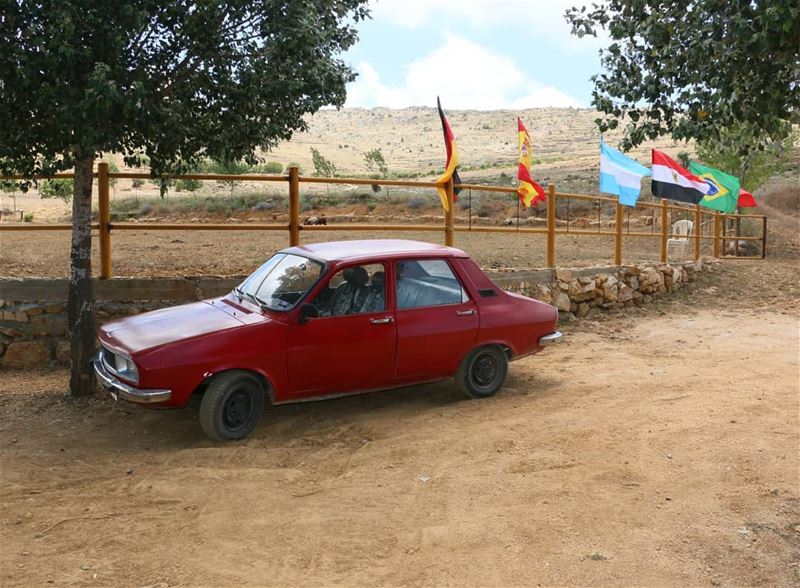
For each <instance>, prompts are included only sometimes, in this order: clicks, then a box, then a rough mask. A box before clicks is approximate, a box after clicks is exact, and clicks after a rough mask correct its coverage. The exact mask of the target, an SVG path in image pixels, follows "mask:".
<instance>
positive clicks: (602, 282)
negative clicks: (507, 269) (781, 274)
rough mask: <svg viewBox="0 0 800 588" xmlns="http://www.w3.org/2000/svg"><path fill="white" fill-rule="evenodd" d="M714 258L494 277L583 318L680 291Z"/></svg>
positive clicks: (564, 314) (711, 265) (509, 287)
mask: <svg viewBox="0 0 800 588" xmlns="http://www.w3.org/2000/svg"><path fill="white" fill-rule="evenodd" d="M716 263H717V262H716V261H711V260H699V261H687V262H684V263H681V264H679V265H671V264H668V263H664V264H656V265H646V264H642V265H627V266H620V267H616V266H612V267H601V268H582V269H565V268H560V269H556V270H555V271H554V272H553V276H552V279H551V280H549V281H547V280H543V279H541V276H540V275H539V274H538V273H534V274H532V275H529V276H528V275H525V274H519V275H515V274H510V276H509V277H508V278H506V279H503V278H499V279H497V278H495V281H496V282H497V283H498V284H500V285H501V286H503V288H504V289H506V290H510V291H512V292H519V293H521V294H525V295H527V296H531V297H533V298H536V299H538V300H542V301H544V302H547V303H549V304H552V305H553V306H555V307H556V308H558V311H559V315H560V316H561V317H562V318H565V317H566V318H586V317H591V316H592V315H594V314H597V313H599V312H602V311H605V310H610V309H620V308H625V307H628V306H634V305H640V304H647V303H649V302H652V301H653V299H654V298H657V297H660V296H663V295H666V294H669V293H671V292H675V291H676V290H680V289H681V288H683V287H684V286H686V284H688V283H689V282H692V281H694V279H695V278H696V275H697V273H698V272H702V271H709V270H711V269H713V268H714V267H715V265H716Z"/></svg>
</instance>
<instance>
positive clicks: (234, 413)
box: [200, 372, 266, 441]
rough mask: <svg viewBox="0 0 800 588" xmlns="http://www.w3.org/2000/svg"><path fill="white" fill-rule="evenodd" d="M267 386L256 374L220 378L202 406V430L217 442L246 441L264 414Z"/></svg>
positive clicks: (216, 380)
mask: <svg viewBox="0 0 800 588" xmlns="http://www.w3.org/2000/svg"><path fill="white" fill-rule="evenodd" d="M265 396H266V394H265V393H264V387H263V386H262V385H261V382H260V381H259V380H258V378H257V377H256V376H254V375H253V374H249V373H247V372H225V373H222V374H220V375H218V376H216V377H215V378H214V379H213V380H212V381H211V383H210V384H209V385H208V388H207V389H206V391H205V394H203V400H202V402H201V403H200V427H202V429H203V432H204V433H205V434H206V435H208V436H209V437H211V438H212V439H214V440H215V441H234V440H236V439H243V438H244V437H246V436H247V435H249V434H250V433H251V432H252V431H253V429H255V428H256V426H257V425H258V423H259V422H260V421H261V416H262V415H263V414H264V404H265Z"/></svg>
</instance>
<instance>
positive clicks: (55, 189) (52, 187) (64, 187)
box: [39, 179, 72, 202]
mask: <svg viewBox="0 0 800 588" xmlns="http://www.w3.org/2000/svg"><path fill="white" fill-rule="evenodd" d="M39 195H40V196H41V197H42V198H59V199H61V200H63V201H64V202H69V201H70V200H72V180H66V179H61V180H45V181H43V182H41V183H40V184H39Z"/></svg>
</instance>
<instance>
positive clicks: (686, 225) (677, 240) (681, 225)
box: [667, 219, 694, 259]
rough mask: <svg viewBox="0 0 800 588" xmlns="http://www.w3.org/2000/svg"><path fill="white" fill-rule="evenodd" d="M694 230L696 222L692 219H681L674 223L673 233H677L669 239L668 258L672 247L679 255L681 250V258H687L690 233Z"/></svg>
mask: <svg viewBox="0 0 800 588" xmlns="http://www.w3.org/2000/svg"><path fill="white" fill-rule="evenodd" d="M693 230H694V223H693V222H692V221H690V220H686V219H684V220H679V221H676V222H674V223H672V234H673V235H675V236H674V237H672V238H671V239H667V258H669V256H670V253H669V252H670V248H673V247H674V248H675V254H676V255H678V251H680V258H681V259H686V249H687V248H688V246H689V235H691V234H692V231H693Z"/></svg>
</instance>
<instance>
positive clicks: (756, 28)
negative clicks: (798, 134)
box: [566, 0, 800, 151]
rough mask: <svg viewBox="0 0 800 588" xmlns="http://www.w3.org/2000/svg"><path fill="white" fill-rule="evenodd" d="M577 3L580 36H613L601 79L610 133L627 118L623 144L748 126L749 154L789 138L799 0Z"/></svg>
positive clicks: (571, 15)
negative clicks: (603, 31) (599, 33)
mask: <svg viewBox="0 0 800 588" xmlns="http://www.w3.org/2000/svg"><path fill="white" fill-rule="evenodd" d="M592 6H593V7H592V8H591V9H589V10H587V8H586V7H582V8H572V9H570V10H568V11H567V13H566V18H567V21H569V22H570V23H571V24H572V31H573V34H576V35H577V36H579V37H582V36H584V35H587V34H588V35H596V34H597V30H598V29H606V30H607V31H608V34H609V36H610V38H611V44H610V45H609V46H608V48H606V49H603V50H602V51H601V63H602V65H603V68H604V69H605V71H604V72H603V73H601V74H599V75H595V76H593V77H592V80H593V82H594V91H593V100H592V104H593V105H594V106H595V107H596V108H597V109H598V110H599V111H601V112H603V113H605V115H606V117H605V118H599V119H597V121H596V122H597V124H598V126H599V128H600V130H601V132H602V131H605V130H608V129H613V128H616V127H617V126H618V125H619V123H620V121H623V120H625V121H627V125H626V127H625V137H624V139H623V142H622V146H623V148H624V149H626V150H627V149H630V148H632V147H634V146H636V145H639V144H641V143H642V142H643V141H645V140H647V139H655V138H656V137H658V136H660V135H665V134H671V135H672V137H673V138H674V139H676V140H688V139H698V140H707V141H714V140H718V139H719V138H720V135H721V133H722V129H730V128H736V126H737V125H739V124H741V123H747V124H748V125H750V126H751V127H752V128H753V130H754V131H756V132H754V133H752V134H751V135H750V136H749V137H748V142H747V143H745V144H741V145H740V147H741V148H742V149H743V150H744V151H750V150H752V149H755V148H763V146H764V145H765V144H766V143H768V142H770V141H776V140H777V141H780V140H781V139H783V138H784V137H785V136H786V134H785V133H786V121H787V120H791V119H794V121H795V122H797V120H798V115H800V81H799V80H800V66H798V63H799V62H798V46H800V42H799V41H798V40H800V4H799V3H797V2H775V1H774V0H752V1H749V2H731V1H728V0H666V1H663V2H655V1H654V0H607V1H606V2H603V3H601V4H593V5H592Z"/></svg>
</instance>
